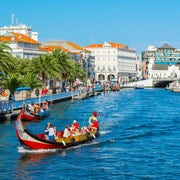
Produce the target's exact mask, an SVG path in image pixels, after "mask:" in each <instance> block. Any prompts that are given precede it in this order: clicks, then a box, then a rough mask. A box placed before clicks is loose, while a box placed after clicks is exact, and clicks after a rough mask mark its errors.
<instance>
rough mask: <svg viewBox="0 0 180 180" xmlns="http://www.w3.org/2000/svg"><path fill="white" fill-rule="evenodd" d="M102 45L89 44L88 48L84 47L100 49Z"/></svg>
mask: <svg viewBox="0 0 180 180" xmlns="http://www.w3.org/2000/svg"><path fill="white" fill-rule="evenodd" d="M102 47H103V44H90V45H89V46H86V48H102Z"/></svg>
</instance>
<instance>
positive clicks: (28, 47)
mask: <svg viewBox="0 0 180 180" xmlns="http://www.w3.org/2000/svg"><path fill="white" fill-rule="evenodd" d="M0 41H4V42H8V43H9V46H10V48H11V53H12V55H13V56H14V57H19V58H25V59H32V58H35V57H38V56H40V55H42V54H46V53H47V52H45V51H43V50H41V49H40V45H41V43H40V42H38V32H33V31H32V28H31V27H28V26H27V25H24V24H22V23H21V24H18V22H16V25H14V15H12V25H10V26H4V27H1V28H0Z"/></svg>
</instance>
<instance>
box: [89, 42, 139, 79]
mask: <svg viewBox="0 0 180 180" xmlns="http://www.w3.org/2000/svg"><path fill="white" fill-rule="evenodd" d="M86 49H87V50H90V51H91V55H92V56H94V57H95V77H96V80H106V81H111V80H112V79H117V80H119V81H121V82H122V81H124V82H127V81H129V79H133V78H135V77H136V76H137V66H136V63H137V62H136V52H135V50H134V49H132V48H129V47H127V46H125V45H123V44H118V43H113V42H109V43H107V42H104V44H91V45H89V46H87V47H86Z"/></svg>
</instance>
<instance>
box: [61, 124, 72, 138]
mask: <svg viewBox="0 0 180 180" xmlns="http://www.w3.org/2000/svg"><path fill="white" fill-rule="evenodd" d="M69 136H71V128H70V127H69V125H66V128H65V129H64V134H63V137H69Z"/></svg>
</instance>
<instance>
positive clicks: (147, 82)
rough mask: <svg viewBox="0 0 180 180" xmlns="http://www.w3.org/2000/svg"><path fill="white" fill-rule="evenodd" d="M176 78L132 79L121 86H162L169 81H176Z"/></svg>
mask: <svg viewBox="0 0 180 180" xmlns="http://www.w3.org/2000/svg"><path fill="white" fill-rule="evenodd" d="M176 80H177V78H166V79H162V78H161V79H145V80H140V81H134V82H129V83H127V84H124V85H123V86H122V87H123V88H134V87H135V86H137V85H142V86H144V87H148V88H153V87H155V88H164V87H166V86H167V85H169V83H171V82H174V81H176Z"/></svg>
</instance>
